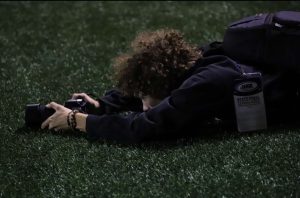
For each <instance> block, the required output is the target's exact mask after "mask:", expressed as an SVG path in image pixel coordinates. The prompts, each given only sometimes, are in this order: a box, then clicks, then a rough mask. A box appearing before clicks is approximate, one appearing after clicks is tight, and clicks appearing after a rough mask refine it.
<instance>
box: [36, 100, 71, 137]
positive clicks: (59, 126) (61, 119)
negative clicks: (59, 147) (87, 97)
mask: <svg viewBox="0 0 300 198" xmlns="http://www.w3.org/2000/svg"><path fill="white" fill-rule="evenodd" d="M46 108H51V109H54V110H55V113H54V114H53V115H51V116H50V117H49V118H47V120H45V121H44V122H43V123H42V125H41V128H42V129H44V128H46V127H49V129H54V130H55V131H58V130H66V129H69V125H68V122H67V119H68V114H69V113H70V112H71V111H72V110H71V109H68V108H66V107H64V106H62V105H60V104H57V103H55V102H51V103H50V104H48V105H46Z"/></svg>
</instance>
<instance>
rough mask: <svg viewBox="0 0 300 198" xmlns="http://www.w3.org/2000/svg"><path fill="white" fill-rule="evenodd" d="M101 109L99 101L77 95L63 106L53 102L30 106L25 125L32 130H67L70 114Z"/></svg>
mask: <svg viewBox="0 0 300 198" xmlns="http://www.w3.org/2000/svg"><path fill="white" fill-rule="evenodd" d="M99 107H100V104H99V102H98V101H97V100H94V99H93V98H91V97H90V96H88V95H87V94H86V93H75V94H73V96H72V99H70V100H67V101H66V102H65V104H64V106H63V105H60V104H57V103H55V102H51V103H50V104H48V105H41V104H28V105H27V106H26V109H25V125H26V126H27V127H32V128H39V127H42V128H46V127H47V126H48V127H49V129H54V130H56V131H57V130H59V129H63V130H64V129H67V128H68V123H67V122H68V121H67V116H68V113H69V112H70V111H72V110H77V111H79V112H81V113H93V112H95V111H96V110H97V109H98V108H99Z"/></svg>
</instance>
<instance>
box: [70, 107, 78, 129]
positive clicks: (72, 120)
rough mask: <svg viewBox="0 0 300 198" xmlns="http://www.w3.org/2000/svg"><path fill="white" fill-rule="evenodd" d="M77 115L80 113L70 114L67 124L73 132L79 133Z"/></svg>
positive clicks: (72, 112) (75, 111)
mask: <svg viewBox="0 0 300 198" xmlns="http://www.w3.org/2000/svg"><path fill="white" fill-rule="evenodd" d="M76 113H79V111H78V110H72V111H70V112H69V114H68V117H67V122H68V126H69V127H70V128H71V129H72V130H73V131H79V130H78V129H77V128H76V127H77V122H76V117H75V116H76Z"/></svg>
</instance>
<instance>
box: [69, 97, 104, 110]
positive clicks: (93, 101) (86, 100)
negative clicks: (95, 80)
mask: <svg viewBox="0 0 300 198" xmlns="http://www.w3.org/2000/svg"><path fill="white" fill-rule="evenodd" d="M78 98H81V99H83V100H84V101H85V102H87V103H90V104H92V105H94V106H95V108H99V107H100V104H99V102H98V101H97V100H94V99H93V98H91V97H90V96H89V95H87V94H86V93H74V94H73V96H72V99H73V100H75V99H78Z"/></svg>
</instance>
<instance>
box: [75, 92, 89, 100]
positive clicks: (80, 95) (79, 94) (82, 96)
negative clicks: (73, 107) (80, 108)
mask: <svg viewBox="0 0 300 198" xmlns="http://www.w3.org/2000/svg"><path fill="white" fill-rule="evenodd" d="M86 96H87V95H86V93H74V94H73V95H72V99H77V98H79V97H81V98H86Z"/></svg>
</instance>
